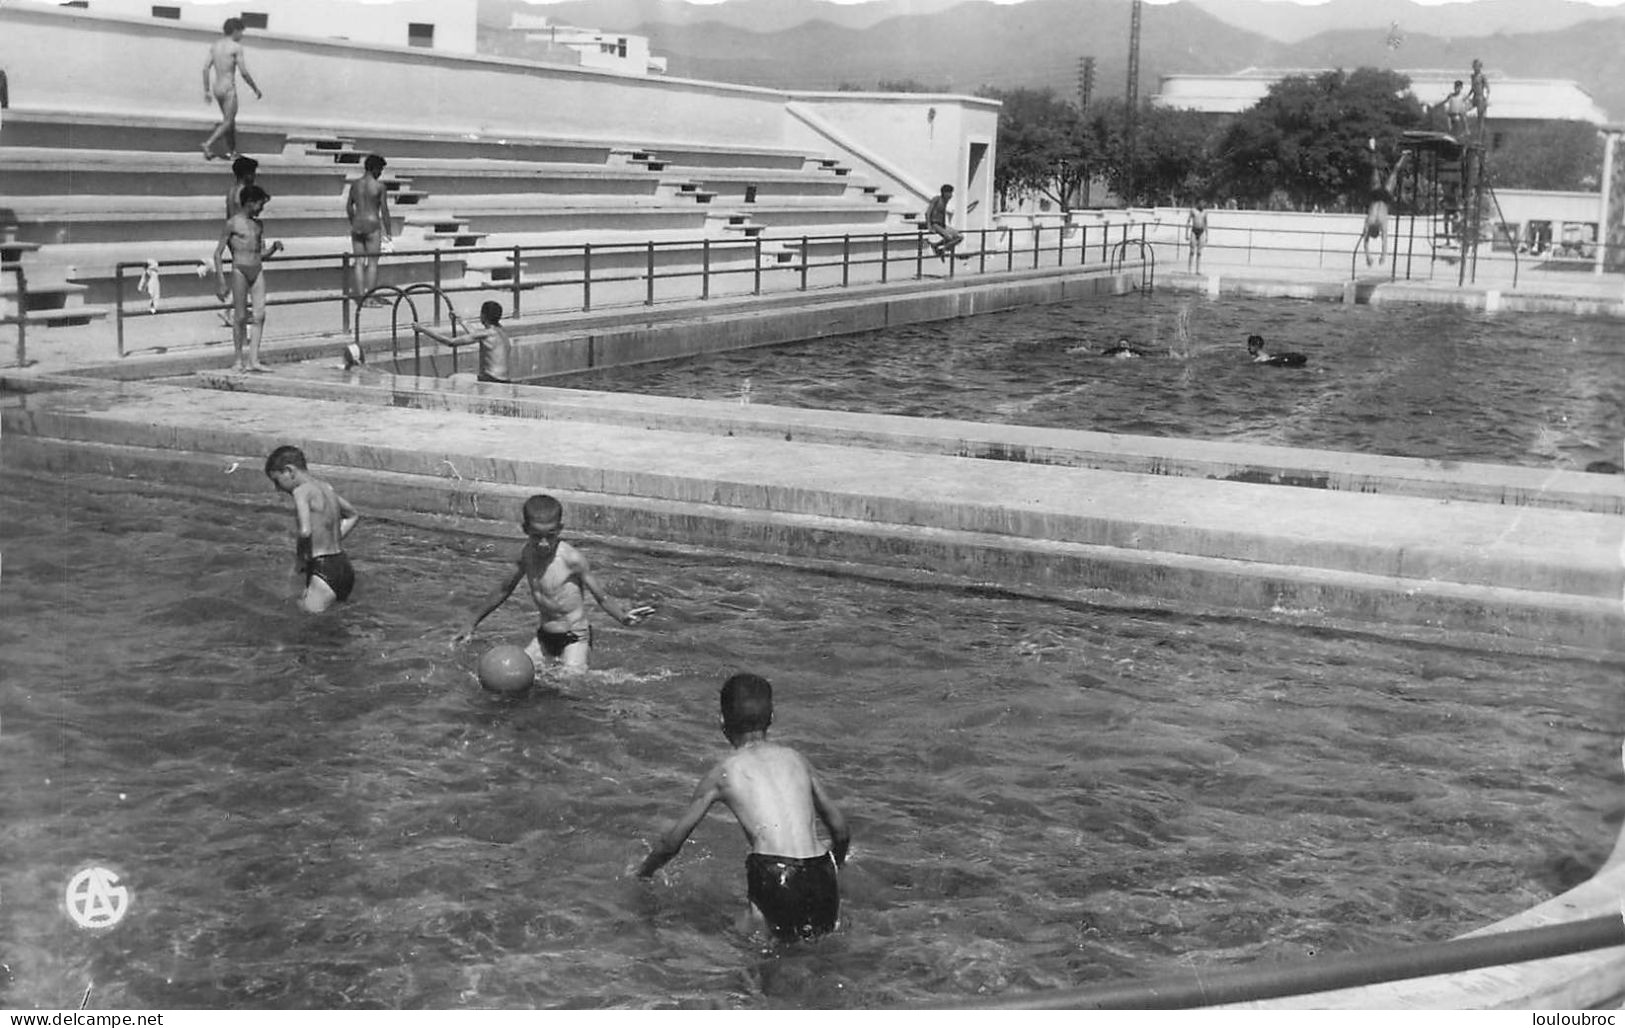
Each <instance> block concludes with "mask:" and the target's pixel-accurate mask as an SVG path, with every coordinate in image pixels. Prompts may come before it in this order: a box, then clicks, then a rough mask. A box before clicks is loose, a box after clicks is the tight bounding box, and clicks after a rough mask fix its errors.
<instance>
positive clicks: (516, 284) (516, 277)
mask: <svg viewBox="0 0 1625 1028" xmlns="http://www.w3.org/2000/svg"><path fill="white" fill-rule="evenodd" d="M522 259H523V254H521V253H520V250H519V247H517V246H516V247H514V248H513V275H512V276H510V277H511V278H512V280H513V317H516V318H517V317H519V295H520V293H522V292H523V291H524V277H523V276H524V274H525V271H524V265H523V264H522V263H521V261H522ZM434 307H435V313H434V317H435V322H436V324H438V323H439V321H440V289H439V283H436V286H435V296H434ZM456 352H457V351H455V350H453V351H452V353H453V354H455V353H456ZM456 366H457V362H456V361H455V360H453V361H452V367H453V368H455V367H456Z"/></svg>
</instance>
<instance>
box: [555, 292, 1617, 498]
mask: <svg viewBox="0 0 1625 1028" xmlns="http://www.w3.org/2000/svg"><path fill="white" fill-rule="evenodd" d="M1254 332H1256V333H1258V334H1260V335H1262V336H1264V338H1265V340H1266V341H1267V342H1268V344H1269V346H1270V348H1271V349H1272V350H1295V351H1297V352H1300V353H1303V354H1305V355H1306V356H1308V358H1309V364H1308V365H1307V366H1306V367H1304V368H1301V369H1290V368H1270V367H1262V366H1258V365H1254V364H1251V363H1250V362H1249V361H1248V359H1247V349H1246V339H1247V336H1248V335H1249V334H1251V333H1254ZM1120 336H1126V337H1127V338H1128V339H1129V340H1130V342H1132V343H1134V344H1135V345H1136V346H1139V347H1142V348H1146V349H1148V350H1151V351H1153V352H1157V353H1161V354H1163V356H1158V357H1149V358H1142V359H1133V360H1119V359H1114V358H1109V357H1102V356H1099V351H1100V350H1101V349H1104V348H1105V347H1107V346H1110V345H1112V344H1113V343H1115V342H1116V341H1117V339H1118V338H1119V337H1120ZM1622 345H1625V339H1622V333H1621V330H1620V325H1619V322H1618V321H1617V320H1616V319H1611V318H1597V319H1586V318H1577V317H1570V316H1562V315H1555V314H1554V315H1544V314H1515V315H1485V314H1473V313H1466V312H1462V311H1456V310H1449V309H1441V308H1433V307H1422V306H1412V305H1399V306H1388V307H1383V306H1377V307H1371V306H1357V307H1344V306H1341V305H1338V304H1328V303H1314V302H1309V301H1301V302H1300V301H1290V300H1275V299H1271V300H1249V299H1236V298H1231V297H1225V298H1222V299H1218V300H1207V299H1198V298H1193V297H1191V296H1189V295H1172V296H1170V295H1167V294H1157V295H1154V296H1152V297H1138V296H1135V297H1121V298H1117V299H1114V300H1110V301H1107V302H1101V301H1098V300H1091V301H1086V302H1078V303H1064V304H1054V305H1048V306H1035V307H1024V308H1021V309H1019V310H1014V311H1007V312H1002V313H997V314H986V315H979V316H977V317H974V318H962V319H958V320H954V321H946V322H934V323H931V324H925V325H911V326H905V327H902V328H890V329H886V330H885V331H884V332H869V333H862V334H859V335H851V336H842V337H839V338H834V339H825V340H814V341H811V342H805V343H797V344H792V345H787V346H774V347H768V348H762V349H755V350H741V351H735V352H732V353H726V354H718V355H715V356H710V357H703V358H697V359H694V360H686V361H680V362H671V363H664V364H654V365H647V366H643V367H635V368H615V369H609V370H607V371H599V372H591V373H588V374H584V375H576V376H572V377H571V378H569V379H555V380H549V383H548V384H550V385H552V384H571V385H577V386H581V387H585V388H593V389H611V390H628V391H633V392H646V393H660V394H664V395H671V396H692V397H700V398H704V399H736V398H739V397H740V396H741V392H742V390H743V388H744V385H745V382H746V381H747V380H748V381H749V383H750V393H749V395H750V399H751V401H752V402H755V403H767V404H782V405H784V406H790V407H820V408H832V409H836V410H854V411H870V412H878V413H888V414H908V415H916V416H922V417H935V418H963V419H967V420H971V421H997V422H1009V423H1014V424H1022V425H1036V426H1043V427H1049V428H1074V429H1088V430H1092V431H1102V432H1124V433H1129V434H1135V435H1155V436H1180V437H1187V438H1196V439H1232V440H1246V441H1249V442H1257V443H1271V444H1276V445H1281V446H1300V447H1312V448H1318V449H1329V450H1353V451H1360V452H1365V453H1381V454H1391V455H1397V456H1405V457H1425V458H1434V459H1440V460H1463V461H1485V462H1489V463H1499V464H1524V465H1533V466H1542V467H1548V466H1549V467H1584V466H1585V465H1586V464H1587V463H1589V462H1591V461H1593V460H1599V459H1607V460H1611V461H1613V462H1614V463H1615V464H1619V463H1621V454H1620V440H1621V439H1622V438H1625V356H1622Z"/></svg>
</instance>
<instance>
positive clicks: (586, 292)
mask: <svg viewBox="0 0 1625 1028" xmlns="http://www.w3.org/2000/svg"><path fill="white" fill-rule="evenodd" d="M581 309H582V310H584V311H590V310H592V244H591V243H582V244H581Z"/></svg>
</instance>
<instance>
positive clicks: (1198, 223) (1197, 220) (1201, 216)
mask: <svg viewBox="0 0 1625 1028" xmlns="http://www.w3.org/2000/svg"><path fill="white" fill-rule="evenodd" d="M1185 231H1186V232H1187V233H1189V235H1190V243H1191V250H1190V254H1189V255H1188V256H1187V257H1186V258H1185V270H1186V271H1190V272H1194V273H1196V274H1201V271H1202V247H1203V245H1205V243H1206V238H1205V237H1206V236H1207V201H1206V200H1198V201H1196V206H1195V207H1194V208H1193V209H1192V210H1191V216H1190V220H1188V221H1187V222H1186V223H1185Z"/></svg>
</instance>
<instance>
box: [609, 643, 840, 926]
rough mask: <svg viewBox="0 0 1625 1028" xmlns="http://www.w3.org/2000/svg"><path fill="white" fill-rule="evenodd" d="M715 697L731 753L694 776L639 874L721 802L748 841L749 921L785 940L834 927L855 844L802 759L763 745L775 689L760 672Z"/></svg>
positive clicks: (668, 854) (672, 851) (741, 677)
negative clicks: (843, 873) (689, 793)
mask: <svg viewBox="0 0 1625 1028" xmlns="http://www.w3.org/2000/svg"><path fill="white" fill-rule="evenodd" d="M721 698H722V733H723V734H724V735H726V736H727V737H728V742H729V743H730V744H732V746H733V752H732V753H730V754H728V756H726V757H724V758H722V760H721V761H719V762H718V763H717V765H716V766H715V767H713V768H712V769H711V770H710V772H709V773H708V774H707V775H706V776H705V777H704V778H702V779H700V784H699V786H698V787H697V788H696V789H695V790H694V797H693V799H691V800H690V801H689V804H688V809H687V810H685V811H683V814H682V816H681V817H679V818H678V819H677V820H676V822H674V823H673V824H672V826H671V827H670V828H668V829H666V832H665V834H663V835H661V836H660V838H659V839H657V840H656V841H655V843H654V846H653V848H652V849H651V850H650V852H649V855H648V856H647V857H645V858H644V860H643V864H642V865H641V866H640V867H639V868H638V875H639V877H642V878H648V877H649V876H650V875H652V874H654V873H655V872H656V871H657V870H659V869H660V867H661V866H662V865H664V864H665V863H666V862H667V861H669V860H671V858H673V857H675V856H676V855H677V851H678V850H680V849H682V847H683V843H684V841H686V840H687V839H688V836H689V833H691V832H693V831H694V828H695V826H696V825H698V824H699V823H700V820H701V819H702V818H704V817H705V812H706V811H708V810H710V809H711V805H712V804H713V803H716V802H717V801H718V800H721V801H722V802H723V803H726V804H727V805H728V809H729V810H731V811H733V815H734V817H736V818H738V819H739V827H740V828H741V829H742V830H743V831H744V833H745V841H746V842H747V843H749V844H750V853H749V854H747V855H746V857H745V882H746V889H747V892H748V895H749V897H750V901H749V907H748V908H747V910H746V918H747V919H760V921H765V922H766V924H767V927H768V928H769V929H770V930H771V931H772V933H773V934H774V936H775V937H777V938H779V939H784V940H790V939H807V938H812V937H814V936H817V935H823V934H824V933H826V932H830V931H834V930H835V925H836V920H837V918H838V917H839V915H840V909H841V890H840V883H839V880H838V874H837V871H836V868H837V867H839V866H841V865H843V864H845V863H846V851H847V847H848V846H850V845H851V842H852V835H851V832H850V831H848V829H847V826H846V818H845V817H843V816H842V815H841V811H840V809H839V808H837V807H836V806H835V804H834V802H832V801H831V800H830V798H829V795H828V794H827V793H826V792H825V791H824V786H823V784H822V783H821V782H820V781H819V780H818V773H817V772H816V771H814V770H813V767H812V765H811V764H809V763H808V762H807V758H806V757H803V756H802V755H801V754H800V753H797V752H796V751H795V750H793V749H791V748H790V747H788V746H782V745H780V744H779V743H775V742H769V741H768V739H767V728H768V725H770V724H772V722H773V687H772V686H771V685H769V684H768V682H767V680H766V679H765V678H761V677H759V676H757V675H751V674H738V675H734V676H733V677H732V678H729V679H728V681H727V682H726V683H724V684H723V686H722V697H721ZM815 819H816V820H821V821H823V822H824V827H825V828H827V829H828V830H829V838H830V844H829V847H828V848H827V849H826V848H825V847H824V845H823V844H822V843H820V842H819V841H818V826H817V824H816V821H815Z"/></svg>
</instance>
